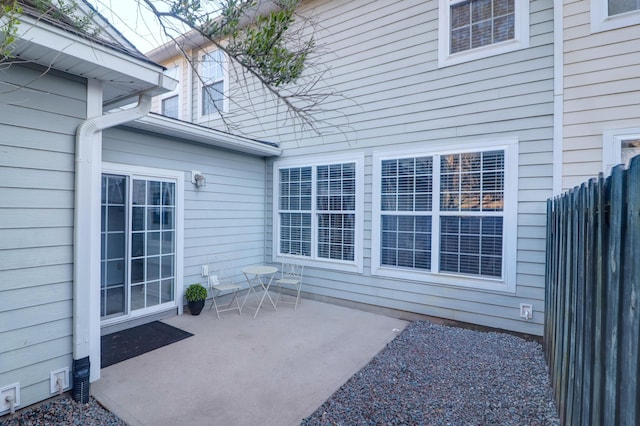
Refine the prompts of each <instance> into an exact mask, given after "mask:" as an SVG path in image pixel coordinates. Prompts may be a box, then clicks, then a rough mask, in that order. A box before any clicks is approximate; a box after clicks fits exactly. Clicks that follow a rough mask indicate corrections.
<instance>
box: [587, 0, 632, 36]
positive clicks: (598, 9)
mask: <svg viewBox="0 0 640 426" xmlns="http://www.w3.org/2000/svg"><path fill="white" fill-rule="evenodd" d="M637 24H640V0H591V32H594V33H596V32H599V31H607V30H612V29H616V28H621V27H627V26H630V25H637Z"/></svg>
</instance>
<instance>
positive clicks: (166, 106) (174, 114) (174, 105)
mask: <svg viewBox="0 0 640 426" xmlns="http://www.w3.org/2000/svg"><path fill="white" fill-rule="evenodd" d="M164 74H165V75H166V76H167V77H171V78H173V79H174V80H180V66H178V65H176V66H175V67H171V68H168V69H167V70H166V71H165V72H164ZM179 93H180V83H178V84H177V85H176V88H175V89H174V90H172V91H171V92H169V93H166V94H164V95H163V96H162V98H161V99H160V103H161V108H162V111H161V113H162V115H164V116H166V117H171V118H180V95H179Z"/></svg>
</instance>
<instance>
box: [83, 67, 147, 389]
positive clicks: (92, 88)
mask: <svg viewBox="0 0 640 426" xmlns="http://www.w3.org/2000/svg"><path fill="white" fill-rule="evenodd" d="M150 109H151V96H150V95H148V94H142V95H140V97H139V101H138V104H137V105H136V107H134V108H131V109H127V110H123V111H118V112H115V113H110V114H105V115H102V83H101V82H99V81H97V80H92V79H91V80H88V81H87V117H91V118H88V119H87V120H85V121H84V122H83V123H82V124H80V126H78V129H77V131H76V159H75V164H76V170H75V209H74V236H73V245H74V253H73V359H74V360H80V359H82V358H85V357H87V356H88V357H89V359H90V362H91V370H90V381H92V382H93V381H95V380H97V379H99V378H100V286H99V285H98V283H100V229H101V226H100V220H101V219H100V208H101V207H100V204H101V191H102V189H101V169H102V131H103V130H105V129H108V128H110V127H114V126H118V125H120V124H123V123H127V122H129V121H133V120H137V119H139V118H141V117H143V116H145V115H146V114H148V113H149V111H150Z"/></svg>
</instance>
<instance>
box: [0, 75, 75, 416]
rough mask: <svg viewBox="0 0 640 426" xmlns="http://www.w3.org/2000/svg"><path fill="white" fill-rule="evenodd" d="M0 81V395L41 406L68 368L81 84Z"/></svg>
mask: <svg viewBox="0 0 640 426" xmlns="http://www.w3.org/2000/svg"><path fill="white" fill-rule="evenodd" d="M0 78H1V79H2V81H4V82H8V83H9V84H8V85H5V84H3V85H2V89H0V129H1V133H0V134H1V135H2V136H0V192H1V193H2V197H0V387H4V386H7V385H11V384H14V383H19V384H20V396H21V406H25V405H28V404H32V403H34V402H37V401H39V400H42V399H45V398H48V397H50V396H51V394H50V386H49V373H50V372H51V371H55V370H58V369H61V368H65V367H68V368H69V369H70V368H71V365H72V315H73V312H72V285H73V284H72V279H73V277H72V262H73V206H74V200H73V198H74V168H75V166H74V153H75V131H76V128H77V126H78V125H79V124H80V122H81V121H82V120H83V119H85V114H86V83H85V82H84V81H83V80H82V79H73V78H70V77H69V76H65V75H61V74H58V73H56V72H54V71H50V72H47V73H43V72H42V70H40V69H32V68H28V67H23V66H20V65H16V64H14V65H11V66H10V67H3V69H2V70H1V71H0Z"/></svg>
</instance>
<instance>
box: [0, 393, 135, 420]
mask: <svg viewBox="0 0 640 426" xmlns="http://www.w3.org/2000/svg"><path fill="white" fill-rule="evenodd" d="M18 425H19V426H36V425H37V426H45V425H46V426H51V425H60V426H61V425H78V426H80V425H82V426H85V425H86V426H102V425H105V426H126V423H125V422H123V421H122V420H120V419H119V418H118V417H116V416H115V415H114V414H112V413H110V412H109V411H107V410H106V409H104V408H103V407H102V406H101V405H100V404H98V402H97V401H96V400H95V399H93V397H90V399H89V402H88V403H86V404H81V403H78V402H75V401H73V399H71V397H69V396H64V397H60V398H55V399H53V400H48V401H46V402H44V403H42V404H40V405H36V406H34V407H32V408H27V409H26V410H22V411H18V412H17V413H15V414H14V415H13V416H11V415H7V416H4V417H1V418H0V426H18Z"/></svg>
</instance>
